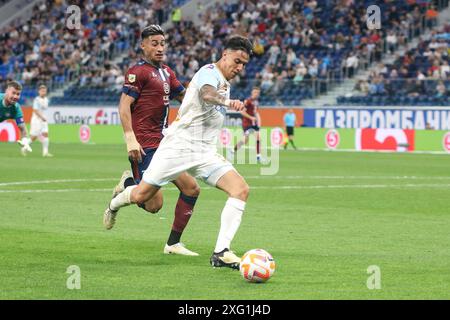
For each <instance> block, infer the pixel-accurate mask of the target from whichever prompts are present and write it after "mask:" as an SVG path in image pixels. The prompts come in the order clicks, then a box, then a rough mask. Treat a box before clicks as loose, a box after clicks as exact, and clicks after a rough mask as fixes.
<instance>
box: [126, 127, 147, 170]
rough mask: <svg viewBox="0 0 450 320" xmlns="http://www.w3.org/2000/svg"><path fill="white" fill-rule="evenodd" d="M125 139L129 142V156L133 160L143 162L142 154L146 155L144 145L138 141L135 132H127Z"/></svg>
mask: <svg viewBox="0 0 450 320" xmlns="http://www.w3.org/2000/svg"><path fill="white" fill-rule="evenodd" d="M125 140H126V142H127V151H128V156H129V158H130V159H131V160H132V161H136V162H138V163H140V162H142V156H143V155H144V156H145V151H144V149H143V148H142V146H141V145H140V144H139V142H137V140H136V136H135V135H134V133H128V134H125Z"/></svg>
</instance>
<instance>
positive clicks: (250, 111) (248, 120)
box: [232, 87, 261, 162]
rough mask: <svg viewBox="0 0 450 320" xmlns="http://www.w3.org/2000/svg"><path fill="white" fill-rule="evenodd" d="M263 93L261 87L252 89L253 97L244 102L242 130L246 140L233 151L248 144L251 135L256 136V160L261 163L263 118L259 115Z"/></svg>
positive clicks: (240, 142) (239, 143)
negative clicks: (260, 133)
mask: <svg viewBox="0 0 450 320" xmlns="http://www.w3.org/2000/svg"><path fill="white" fill-rule="evenodd" d="M260 93H261V90H260V89H259V87H254V88H253V89H252V93H251V96H250V97H249V98H248V99H246V100H245V101H244V106H245V111H242V112H241V114H242V129H243V131H244V139H243V140H241V141H239V142H238V143H237V144H236V145H235V146H234V149H233V150H232V154H233V153H235V152H236V151H237V150H239V148H241V147H242V146H243V145H244V144H247V143H248V138H249V135H250V134H251V133H254V134H255V135H256V160H257V161H258V162H261V152H260V137H259V128H260V126H261V118H260V116H259V113H258V98H259V95H260Z"/></svg>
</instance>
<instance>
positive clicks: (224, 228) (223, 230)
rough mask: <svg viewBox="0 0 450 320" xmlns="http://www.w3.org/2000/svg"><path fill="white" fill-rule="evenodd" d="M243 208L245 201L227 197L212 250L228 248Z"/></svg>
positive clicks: (217, 250)
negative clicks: (214, 246)
mask: <svg viewBox="0 0 450 320" xmlns="http://www.w3.org/2000/svg"><path fill="white" fill-rule="evenodd" d="M111 209H112V208H111ZM244 210H245V201H242V200H239V199H236V198H228V200H227V202H226V203H225V207H224V208H223V210H222V216H221V219H220V232H219V236H218V238H217V243H216V248H215V249H214V252H216V253H217V252H221V251H223V250H224V249H225V248H228V249H229V248H230V245H231V241H232V240H233V238H234V235H235V234H236V232H237V230H238V229H239V226H240V224H241V219H242V214H243V213H244Z"/></svg>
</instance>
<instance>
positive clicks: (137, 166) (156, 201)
mask: <svg viewBox="0 0 450 320" xmlns="http://www.w3.org/2000/svg"><path fill="white" fill-rule="evenodd" d="M155 152H156V149H149V148H148V149H145V153H146V154H145V156H144V157H143V158H142V161H141V162H140V163H137V162H135V161H133V160H131V159H129V160H130V164H131V171H130V170H125V171H124V172H123V173H122V176H121V177H120V180H119V183H118V184H117V185H116V186H115V187H114V189H113V194H112V198H113V199H115V198H116V197H117V196H118V195H119V194H121V193H123V192H124V191H125V190H126V189H128V188H131V187H136V186H137V185H138V184H139V182H140V181H141V180H142V176H143V173H144V172H145V170H146V169H147V168H148V166H149V165H150V163H151V161H152V158H153V155H154V154H155ZM162 205H163V195H162V191H160V190H158V191H157V192H156V193H155V194H154V195H152V196H151V198H150V199H149V200H148V201H145V202H139V203H138V206H139V207H141V208H143V209H144V210H146V211H148V212H151V213H156V212H158V211H159V210H160V209H161V208H162ZM116 218H117V211H116V210H111V208H110V207H109V208H108V209H106V210H105V212H104V215H103V225H104V226H105V228H106V229H108V230H109V229H111V228H112V227H113V226H114V224H115V222H116Z"/></svg>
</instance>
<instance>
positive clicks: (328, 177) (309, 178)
mask: <svg viewBox="0 0 450 320" xmlns="http://www.w3.org/2000/svg"><path fill="white" fill-rule="evenodd" d="M244 178H246V179H261V178H267V179H289V180H290V179H304V180H327V179H328V180H332V179H336V180H356V179H385V180H450V176H448V177H442V176H440V177H439V176H430V177H426V176H423V177H420V176H295V175H294V176H268V175H265V176H263V175H260V176H244Z"/></svg>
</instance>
